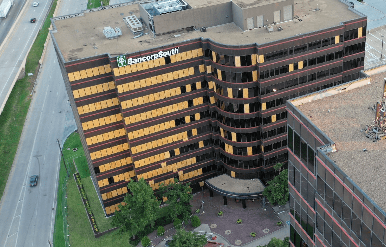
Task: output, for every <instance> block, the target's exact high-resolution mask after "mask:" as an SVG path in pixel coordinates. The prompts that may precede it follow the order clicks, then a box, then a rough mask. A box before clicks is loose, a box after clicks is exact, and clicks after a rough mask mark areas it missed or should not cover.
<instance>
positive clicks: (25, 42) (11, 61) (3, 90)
mask: <svg viewBox="0 0 386 247" xmlns="http://www.w3.org/2000/svg"><path fill="white" fill-rule="evenodd" d="M30 2H32V1H31V0H29V1H27V6H26V8H27V9H26V11H25V12H22V13H23V16H21V17H20V19H19V22H18V23H16V24H15V27H14V29H13V30H12V33H11V34H10V38H9V39H8V40H6V42H4V44H3V45H2V49H1V50H0V75H1V77H0V114H1V112H2V109H3V108H4V105H5V102H6V100H7V99H8V96H9V94H10V92H11V90H12V88H13V85H14V82H15V80H14V79H15V78H16V77H17V75H18V72H19V69H20V68H21V66H22V62H23V60H24V58H25V57H26V55H27V52H28V51H29V48H30V47H31V45H32V43H33V41H34V39H35V37H36V35H37V33H38V31H39V29H40V28H41V26H42V24H43V22H44V17H45V16H46V13H47V11H48V9H49V7H50V4H51V2H52V0H43V1H41V2H40V4H39V6H38V7H35V8H34V7H32V5H31V4H30ZM31 18H36V19H37V21H36V23H30V19H31Z"/></svg>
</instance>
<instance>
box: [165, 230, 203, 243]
mask: <svg viewBox="0 0 386 247" xmlns="http://www.w3.org/2000/svg"><path fill="white" fill-rule="evenodd" d="M206 243H207V240H206V237H205V236H204V235H198V234H197V233H196V232H187V231H185V230H184V229H178V230H177V233H176V235H174V236H173V240H172V241H171V242H170V244H169V246H170V247H202V246H204V245H205V244H206Z"/></svg>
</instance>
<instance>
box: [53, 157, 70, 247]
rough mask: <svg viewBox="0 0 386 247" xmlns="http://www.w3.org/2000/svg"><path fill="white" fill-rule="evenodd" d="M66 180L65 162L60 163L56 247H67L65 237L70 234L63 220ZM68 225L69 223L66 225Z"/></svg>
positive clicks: (55, 234) (55, 233)
mask: <svg viewBox="0 0 386 247" xmlns="http://www.w3.org/2000/svg"><path fill="white" fill-rule="evenodd" d="M66 179H67V173H66V169H65V168H64V164H63V162H60V172H59V186H58V195H57V198H58V199H57V200H58V201H57V205H56V216H55V231H54V244H55V246H56V247H65V246H66V245H65V241H66V240H65V238H64V236H65V235H67V234H68V231H67V229H64V223H66V222H65V221H64V220H65V219H64V218H63V214H64V213H65V212H64V205H65V204H66V198H65V197H66V188H65V186H66ZM66 224H67V223H66Z"/></svg>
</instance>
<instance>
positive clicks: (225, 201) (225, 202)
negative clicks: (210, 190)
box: [222, 196, 228, 205]
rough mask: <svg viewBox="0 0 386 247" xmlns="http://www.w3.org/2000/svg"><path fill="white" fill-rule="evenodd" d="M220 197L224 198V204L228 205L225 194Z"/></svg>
mask: <svg viewBox="0 0 386 247" xmlns="http://www.w3.org/2000/svg"><path fill="white" fill-rule="evenodd" d="M222 198H223V199H224V205H228V199H227V197H226V196H223V197H222Z"/></svg>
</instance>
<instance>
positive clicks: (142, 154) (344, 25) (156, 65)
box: [51, 0, 366, 215]
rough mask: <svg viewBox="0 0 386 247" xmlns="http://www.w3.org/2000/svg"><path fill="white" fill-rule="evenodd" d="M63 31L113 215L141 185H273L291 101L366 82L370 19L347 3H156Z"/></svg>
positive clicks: (57, 41) (69, 77)
mask: <svg viewBox="0 0 386 247" xmlns="http://www.w3.org/2000/svg"><path fill="white" fill-rule="evenodd" d="M53 26H54V30H53V31H52V32H51V33H52V37H53V42H54V46H55V49H56V52H57V54H58V58H59V63H60V66H61V69H62V73H63V76H64V79H65V84H66V88H67V90H68V95H69V98H70V102H71V104H72V106H73V111H74V115H75V119H76V122H77V124H78V132H79V134H80V136H81V139H82V143H83V146H84V150H85V152H86V156H87V158H88V162H89V166H90V170H91V174H92V178H93V181H94V185H95V187H96V190H97V192H98V193H99V197H100V199H101V201H102V202H103V206H104V208H105V210H106V214H107V215H111V214H112V213H113V212H114V211H115V210H116V209H117V205H118V204H119V203H120V202H121V201H122V199H123V197H124V194H125V193H127V189H126V184H127V181H128V180H129V179H131V178H133V179H139V178H144V179H145V180H146V181H148V182H149V184H150V185H151V186H152V187H153V189H157V188H158V187H159V185H160V183H170V182H172V181H173V179H174V178H178V179H179V180H180V181H183V182H191V183H192V185H193V186H195V185H196V184H197V182H203V181H206V180H207V179H208V178H211V177H215V176H218V175H221V174H227V175H228V176H229V177H230V178H231V179H232V178H233V179H240V180H243V179H256V182H258V183H260V181H259V180H258V179H265V180H267V179H269V178H271V177H272V175H273V174H274V171H273V168H272V167H273V165H274V164H276V163H277V162H286V161H287V155H288V154H287V134H286V132H287V130H286V126H287V125H286V118H287V112H286V109H285V102H286V100H287V99H290V98H294V97H297V96H299V95H304V94H307V93H310V92H314V91H317V90H320V89H324V88H328V87H331V86H334V85H338V84H341V83H344V82H347V81H350V80H353V79H357V78H359V77H360V71H361V70H362V69H363V61H364V48H365V40H366V38H365V35H366V17H363V16H360V15H359V14H357V13H355V12H353V11H352V9H351V8H350V6H349V5H346V4H344V3H342V2H339V1H337V0H324V1H318V2H316V1H294V0H285V1H279V0H270V1H250V0H236V1H230V0H215V1H209V0H185V1H184V0H170V1H153V2H148V3H142V4H121V5H114V6H107V7H102V8H99V9H94V10H87V11H85V12H82V13H79V14H74V15H69V16H61V17H55V18H53ZM201 184H202V183H201ZM219 189H221V188H219ZM219 191H220V190H219ZM233 192H235V191H226V192H224V194H225V195H226V194H231V193H233ZM259 192H261V191H255V192H254V194H253V193H252V194H251V195H250V198H254V197H255V196H256V195H257V194H258V193H259ZM233 194H234V193H233ZM236 194H237V193H236Z"/></svg>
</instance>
